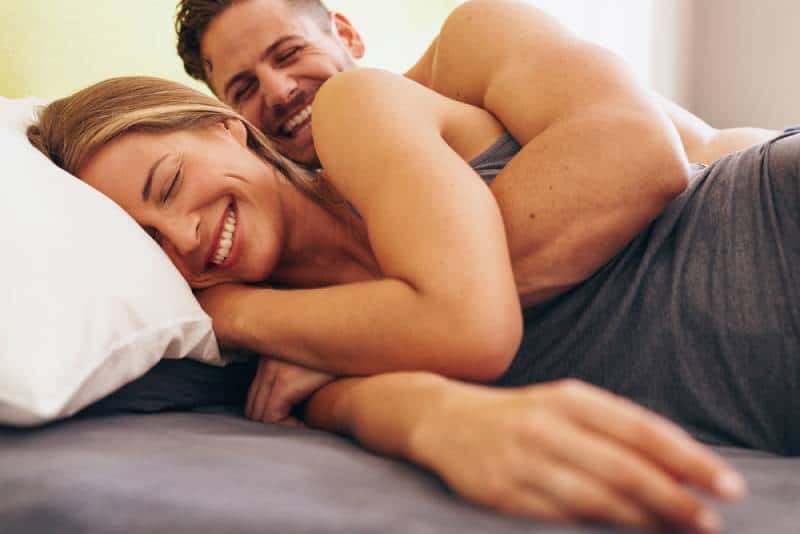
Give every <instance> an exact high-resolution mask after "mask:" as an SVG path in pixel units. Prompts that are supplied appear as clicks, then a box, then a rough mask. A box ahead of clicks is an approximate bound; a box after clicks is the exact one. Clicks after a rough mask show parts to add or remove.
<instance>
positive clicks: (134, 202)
mask: <svg viewBox="0 0 800 534" xmlns="http://www.w3.org/2000/svg"><path fill="white" fill-rule="evenodd" d="M78 176H79V177H80V178H81V179H82V180H84V181H85V182H86V183H88V184H89V185H91V186H92V187H94V188H96V189H97V190H99V191H100V192H101V193H103V194H105V195H106V196H108V197H110V198H111V199H112V200H114V201H115V202H116V203H117V204H119V205H120V206H121V207H122V208H123V209H124V210H125V211H127V212H128V213H129V214H131V216H133V218H134V219H135V220H136V221H137V222H138V223H139V224H141V225H142V227H144V229H145V230H146V231H147V232H148V233H149V234H150V235H151V236H153V238H154V239H155V240H156V241H157V242H158V243H159V244H160V245H161V247H162V248H163V249H164V251H165V252H166V253H167V255H168V256H169V257H170V259H171V260H172V262H173V263H174V264H175V265H176V266H177V267H178V269H179V270H180V272H181V274H183V276H184V278H186V280H187V281H188V282H189V284H190V285H191V286H192V287H194V288H198V289H199V288H205V287H209V286H212V285H215V284H219V283H223V282H231V281H243V282H260V281H263V280H265V279H266V278H267V277H268V276H269V274H270V272H272V270H273V269H274V267H275V265H276V264H277V261H278V259H279V257H280V251H281V246H282V242H283V238H284V237H283V236H284V220H283V215H282V203H281V199H280V196H279V191H278V188H279V184H280V183H281V180H280V178H279V176H280V175H279V173H278V171H277V170H276V169H274V168H273V167H272V166H271V165H268V164H267V163H265V162H264V161H263V160H262V159H261V158H260V157H259V156H257V155H256V154H255V153H254V152H252V151H251V150H250V149H249V148H248V147H247V132H246V129H245V127H244V125H243V124H242V123H241V122H240V121H237V120H232V119H231V120H228V121H226V122H224V123H222V122H220V123H218V124H216V125H213V126H209V127H205V128H200V129H192V130H182V131H176V132H168V133H141V132H134V133H128V134H125V135H123V136H121V137H119V138H117V139H115V140H114V141H112V142H110V143H108V144H107V145H106V146H104V147H103V148H102V149H101V150H99V151H98V152H97V153H96V154H95V155H94V156H92V158H91V159H90V160H89V161H88V162H87V164H86V165H84V166H83V168H82V169H80V171H79V172H78Z"/></svg>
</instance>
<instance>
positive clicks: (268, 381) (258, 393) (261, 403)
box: [247, 358, 277, 423]
mask: <svg viewBox="0 0 800 534" xmlns="http://www.w3.org/2000/svg"><path fill="white" fill-rule="evenodd" d="M262 369H263V372H262ZM258 371H259V372H257V373H256V378H255V379H253V383H252V384H251V385H250V392H249V395H248V396H250V395H252V404H250V411H249V415H248V416H247V417H248V418H249V419H252V420H253V421H261V422H264V423H269V422H272V421H270V420H269V419H265V416H266V415H267V406H268V404H269V399H270V396H271V395H272V390H273V388H274V385H275V379H276V377H277V367H276V366H274V365H271V362H270V361H269V360H268V359H266V358H261V361H260V362H259V365H258ZM259 373H260V376H259Z"/></svg>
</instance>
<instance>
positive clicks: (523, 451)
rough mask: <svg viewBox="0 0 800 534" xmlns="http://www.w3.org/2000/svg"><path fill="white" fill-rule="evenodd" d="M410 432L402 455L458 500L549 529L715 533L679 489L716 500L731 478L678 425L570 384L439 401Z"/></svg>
mask: <svg viewBox="0 0 800 534" xmlns="http://www.w3.org/2000/svg"><path fill="white" fill-rule="evenodd" d="M444 399H446V400H443V402H442V403H440V404H441V406H440V408H439V409H436V410H433V411H432V412H431V413H430V415H428V416H427V417H426V418H423V419H422V420H421V421H420V423H419V424H418V425H417V427H416V431H415V433H414V435H413V438H412V441H411V449H410V456H411V457H412V458H413V459H415V460H417V461H420V462H421V463H422V464H424V465H426V466H428V467H429V468H431V469H432V470H433V471H434V472H436V473H437V474H439V475H440V476H441V477H442V478H443V479H444V481H445V482H446V483H447V484H448V485H449V486H450V487H451V489H453V490H454V491H455V492H456V493H458V494H460V495H461V496H463V497H465V498H467V499H468V500H471V501H473V502H476V503H478V504H482V505H485V506H488V507H490V508H494V509H498V510H501V511H504V512H507V513H511V514H516V515H523V516H530V517H535V518H539V519H546V520H552V521H558V522H569V521H580V520H592V521H607V522H612V523H617V524H621V525H626V526H637V527H641V526H645V527H651V526H663V525H668V526H680V527H690V528H693V529H697V530H699V531H701V532H715V531H717V530H719V527H720V520H719V518H718V516H717V515H716V514H715V513H714V512H712V511H711V510H710V509H709V508H707V507H705V506H704V505H703V504H702V503H701V501H700V500H699V499H698V498H697V497H695V496H693V495H692V493H690V492H689V491H688V489H687V487H686V486H687V485H691V486H696V487H699V488H702V489H704V490H706V491H708V492H711V493H712V494H714V495H716V496H718V497H720V498H722V499H725V500H737V499H739V498H740V497H741V496H742V495H743V494H744V491H745V490H744V482H743V481H742V479H741V477H740V476H739V475H737V474H736V473H735V472H734V471H732V470H731V469H730V468H728V467H727V466H726V465H725V464H724V462H723V461H722V460H721V459H720V458H718V457H717V456H716V455H714V454H713V453H712V452H711V451H710V450H708V449H706V448H705V447H703V446H701V445H700V444H698V443H697V442H695V441H694V440H693V439H691V438H690V437H689V436H688V435H687V434H686V433H685V432H683V431H682V430H680V429H679V428H678V427H677V426H675V425H673V424H672V423H669V422H668V421H666V420H665V419H663V418H661V417H659V416H657V415H655V414H653V413H651V412H649V411H647V410H645V409H643V408H641V407H639V406H637V405H635V404H633V403H632V402H629V401H627V400H624V399H622V398H620V397H616V396H614V395H611V394H609V393H607V392H605V391H603V390H601V389H598V388H595V387H593V386H589V385H586V384H583V383H581V382H577V381H563V382H557V383H550V384H542V385H535V386H529V387H526V388H521V389H516V390H491V389H488V388H480V389H478V388H474V389H473V388H470V389H469V390H464V394H459V393H456V394H453V395H448V396H445V397H444Z"/></svg>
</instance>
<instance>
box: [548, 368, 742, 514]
mask: <svg viewBox="0 0 800 534" xmlns="http://www.w3.org/2000/svg"><path fill="white" fill-rule="evenodd" d="M562 386H563V389H562V394H561V395H560V398H561V407H562V409H565V410H567V411H568V413H569V414H570V415H571V416H572V417H573V419H574V420H575V421H577V422H579V423H580V424H581V425H583V426H584V427H586V428H588V429H591V430H592V431H593V432H597V433H600V434H604V435H607V436H609V437H610V438H611V439H613V440H615V441H617V442H619V443H621V444H624V445H626V446H627V447H630V448H631V449H634V450H636V451H637V452H638V453H639V454H641V455H642V456H644V457H646V458H648V459H649V460H650V461H651V462H653V463H654V464H656V465H658V466H659V467H660V468H661V469H663V470H665V471H667V472H668V473H669V474H670V476H672V477H674V478H676V479H678V480H682V481H686V482H688V483H691V484H693V485H696V486H698V487H701V488H704V489H706V490H707V491H709V492H711V493H712V494H715V495H717V496H718V497H720V498H722V499H725V500H729V501H734V500H738V499H740V498H742V497H743V496H744V494H745V491H746V489H745V482H744V480H743V479H742V477H741V476H740V475H738V474H737V473H736V472H735V471H734V470H733V469H731V468H730V467H729V466H728V465H727V464H726V463H725V462H724V461H723V460H722V459H721V458H719V457H718V456H717V455H715V454H714V453H713V452H712V451H710V450H709V449H708V448H707V447H704V446H703V445H701V444H699V443H698V442H696V441H695V440H694V439H692V438H691V436H689V435H688V434H687V433H686V432H684V431H683V430H682V429H680V428H679V427H678V426H677V425H675V424H673V423H671V422H669V421H667V420H666V419H665V418H663V417H660V416H658V415H656V414H654V413H652V412H650V411H648V410H645V409H644V408H642V407H640V406H638V405H636V404H634V403H633V402H630V401H628V400H626V399H623V398H621V397H617V396H615V395H612V394H610V393H608V392H606V391H603V390H601V389H598V388H594V387H592V386H588V385H586V384H582V383H579V382H567V383H565V384H562Z"/></svg>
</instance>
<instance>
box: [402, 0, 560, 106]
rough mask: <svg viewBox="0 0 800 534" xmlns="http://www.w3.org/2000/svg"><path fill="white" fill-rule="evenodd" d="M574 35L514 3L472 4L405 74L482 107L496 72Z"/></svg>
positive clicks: (484, 0) (482, 0) (485, 0)
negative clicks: (487, 89)
mask: <svg viewBox="0 0 800 534" xmlns="http://www.w3.org/2000/svg"><path fill="white" fill-rule="evenodd" d="M571 40H572V36H571V35H570V34H569V33H568V32H567V31H566V30H565V29H564V28H563V27H562V26H561V25H560V24H559V23H558V22H557V21H556V20H555V19H554V18H552V17H551V16H550V15H548V14H546V13H544V12H543V11H541V10H539V9H537V8H535V7H534V6H532V5H530V4H526V3H523V2H519V1H513V0H470V1H468V2H465V3H464V4H462V5H460V6H459V7H457V8H456V9H455V10H453V12H452V13H451V14H450V15H449V16H448V18H447V19H446V20H445V22H444V24H443V25H442V29H441V31H440V33H439V35H438V36H437V38H436V39H435V40H434V42H433V43H432V44H431V46H430V47H429V48H428V50H427V51H426V52H425V54H424V55H423V56H422V58H421V59H420V60H419V61H418V62H417V64H416V65H414V67H412V68H411V69H410V70H409V71H408V73H406V75H407V76H408V77H410V78H412V79H414V80H415V81H417V82H419V83H422V84H424V85H426V86H428V87H430V88H431V89H433V90H435V91H437V92H439V93H442V94H444V95H446V96H449V97H450V98H454V99H456V100H460V101H462V102H468V103H470V104H473V105H478V106H482V104H483V97H484V95H485V92H486V88H487V87H488V85H489V84H490V83H491V81H492V79H493V77H494V76H495V74H496V73H497V71H498V70H500V69H503V68H506V67H508V66H509V65H510V64H512V63H514V62H519V61H521V60H525V61H534V62H535V61H536V59H537V57H544V56H548V55H550V54H551V53H552V52H554V51H555V50H557V49H558V47H559V46H562V45H563V44H564V43H567V42H570V41H571Z"/></svg>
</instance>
